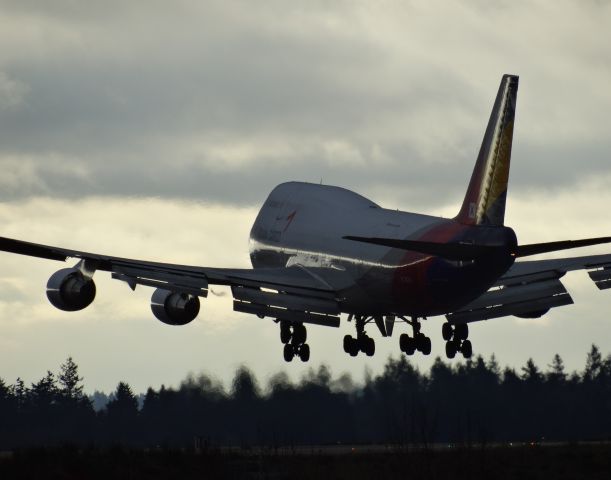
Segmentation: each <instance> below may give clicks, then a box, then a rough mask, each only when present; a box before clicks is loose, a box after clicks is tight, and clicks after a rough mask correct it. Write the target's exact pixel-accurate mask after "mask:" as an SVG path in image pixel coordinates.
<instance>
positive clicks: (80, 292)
mask: <svg viewBox="0 0 611 480" xmlns="http://www.w3.org/2000/svg"><path fill="white" fill-rule="evenodd" d="M95 293H96V289H95V283H94V282H93V280H92V279H91V278H87V277H85V276H84V275H83V274H82V273H81V272H80V270H78V269H76V268H63V269H61V270H58V271H57V272H55V273H54V274H53V275H51V278H49V281H48V282H47V298H48V299H49V301H50V302H51V303H52V304H53V306H54V307H55V308H59V309H60V310H64V311H66V312H76V311H78V310H82V309H83V308H85V307H87V306H89V305H90V304H91V302H93V300H94V299H95Z"/></svg>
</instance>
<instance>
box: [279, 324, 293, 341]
mask: <svg viewBox="0 0 611 480" xmlns="http://www.w3.org/2000/svg"><path fill="white" fill-rule="evenodd" d="M291 337H292V333H291V325H290V324H289V323H288V322H280V341H281V342H282V343H284V344H286V343H289V342H290V341H291Z"/></svg>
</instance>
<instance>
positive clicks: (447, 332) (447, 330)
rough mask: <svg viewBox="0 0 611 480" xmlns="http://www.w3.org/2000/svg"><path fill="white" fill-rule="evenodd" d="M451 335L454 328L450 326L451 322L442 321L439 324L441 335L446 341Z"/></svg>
mask: <svg viewBox="0 0 611 480" xmlns="http://www.w3.org/2000/svg"><path fill="white" fill-rule="evenodd" d="M452 335H454V329H453V328H452V324H451V323H449V322H446V323H444V324H443V325H442V326H441V336H442V337H443V339H444V340H445V341H446V342H447V341H449V340H450V339H451V338H452Z"/></svg>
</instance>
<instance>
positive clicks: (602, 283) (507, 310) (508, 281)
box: [446, 255, 611, 323]
mask: <svg viewBox="0 0 611 480" xmlns="http://www.w3.org/2000/svg"><path fill="white" fill-rule="evenodd" d="M574 270H587V271H588V275H589V276H590V278H591V279H592V281H593V282H594V283H595V285H596V286H597V287H598V288H599V290H605V289H608V288H611V255H591V256H585V257H571V258H561V259H552V260H534V261H525V262H516V263H514V265H513V266H512V267H511V268H510V269H509V270H508V271H507V273H505V275H503V276H502V277H501V278H499V280H498V281H497V282H496V284H495V285H494V286H493V287H492V288H491V289H490V290H488V291H487V292H486V293H484V294H483V295H482V296H480V297H479V298H477V299H476V300H474V301H473V302H471V303H470V304H468V305H466V306H465V307H463V308H462V309H460V310H458V311H456V312H453V313H450V314H448V315H446V318H447V319H448V321H450V322H452V323H468V322H477V321H480V320H488V319H491V318H498V317H504V316H508V315H515V316H518V317H523V318H537V317H540V316H541V315H543V314H545V313H546V312H547V311H548V310H549V309H551V308H555V307H561V306H563V305H570V304H572V303H573V299H572V298H571V295H570V294H569V293H568V292H567V290H566V288H565V287H564V285H563V284H562V282H561V281H560V279H561V278H562V277H563V276H564V275H565V274H566V272H569V271H574Z"/></svg>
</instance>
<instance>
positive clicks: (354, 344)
mask: <svg viewBox="0 0 611 480" xmlns="http://www.w3.org/2000/svg"><path fill="white" fill-rule="evenodd" d="M359 351H360V349H359V341H358V340H357V339H356V338H353V337H350V348H349V350H348V353H349V354H350V356H351V357H356V356H357V355H358V354H359Z"/></svg>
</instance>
